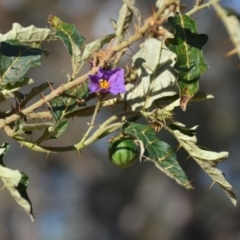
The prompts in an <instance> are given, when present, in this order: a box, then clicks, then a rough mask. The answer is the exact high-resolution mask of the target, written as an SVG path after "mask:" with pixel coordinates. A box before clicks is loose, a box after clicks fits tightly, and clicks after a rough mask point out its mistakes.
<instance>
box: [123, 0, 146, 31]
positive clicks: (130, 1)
mask: <svg viewBox="0 0 240 240" xmlns="http://www.w3.org/2000/svg"><path fill="white" fill-rule="evenodd" d="M123 2H124V3H126V4H127V6H128V8H129V9H130V10H131V11H132V12H133V14H134V15H135V17H136V18H137V20H138V26H139V27H140V26H141V25H142V24H143V16H142V13H141V12H140V11H139V9H138V8H136V7H135V6H134V5H135V0H123Z"/></svg>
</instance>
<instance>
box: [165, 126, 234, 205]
mask: <svg viewBox="0 0 240 240" xmlns="http://www.w3.org/2000/svg"><path fill="white" fill-rule="evenodd" d="M168 130H169V132H170V133H172V134H173V135H174V136H175V137H176V139H177V140H178V142H179V143H180V145H181V146H182V147H183V148H184V149H185V150H186V151H187V152H188V153H189V155H190V156H191V157H192V158H193V159H194V160H195V161H196V162H197V163H198V164H199V166H200V167H201V168H202V169H203V170H204V171H205V172H206V173H207V174H208V175H209V177H210V178H212V180H213V181H214V182H216V183H217V184H218V185H219V186H220V187H221V188H222V189H223V191H224V192H225V193H226V194H227V196H228V197H229V199H230V200H231V202H232V203H233V204H234V206H236V204H237V199H236V195H235V193H234V192H233V191H232V186H231V185H230V184H229V182H228V181H227V180H226V179H225V177H224V174H223V173H222V171H220V170H219V169H217V164H218V163H220V162H222V161H224V160H225V159H226V158H227V157H228V152H219V153H217V152H212V151H209V150H205V149H203V148H200V147H199V146H197V144H196V143H197V138H196V136H195V130H196V127H194V128H191V129H187V128H185V127H180V126H179V125H178V126H177V125H175V124H172V125H170V126H169V128H168Z"/></svg>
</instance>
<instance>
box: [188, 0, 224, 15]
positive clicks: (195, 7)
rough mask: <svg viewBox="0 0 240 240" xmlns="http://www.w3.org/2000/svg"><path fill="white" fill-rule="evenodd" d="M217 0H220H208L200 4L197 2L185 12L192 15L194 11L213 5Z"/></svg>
mask: <svg viewBox="0 0 240 240" xmlns="http://www.w3.org/2000/svg"><path fill="white" fill-rule="evenodd" d="M219 1H220V0H210V1H209V2H207V3H204V4H201V5H197V4H196V5H194V7H193V9H191V10H190V11H188V12H187V13H186V15H188V16H191V15H193V14H194V13H196V12H198V11H200V10H202V9H204V8H206V7H210V6H211V5H213V4H214V3H217V2H219Z"/></svg>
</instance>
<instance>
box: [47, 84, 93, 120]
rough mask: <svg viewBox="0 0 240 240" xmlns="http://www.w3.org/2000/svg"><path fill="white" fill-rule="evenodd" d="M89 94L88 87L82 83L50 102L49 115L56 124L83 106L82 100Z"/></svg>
mask: <svg viewBox="0 0 240 240" xmlns="http://www.w3.org/2000/svg"><path fill="white" fill-rule="evenodd" d="M88 93H89V89H88V85H87V84H86V83H82V84H81V85H79V86H76V87H74V88H72V89H70V90H68V91H66V92H64V93H63V94H62V95H61V96H59V97H56V98H54V99H53V100H51V101H50V105H51V109H50V110H51V111H50V112H51V114H52V116H53V118H54V119H55V121H56V122H58V121H59V120H60V119H62V118H64V116H65V114H68V113H70V112H72V111H74V110H76V109H77V108H78V107H79V106H85V102H84V99H85V98H86V97H87V95H88Z"/></svg>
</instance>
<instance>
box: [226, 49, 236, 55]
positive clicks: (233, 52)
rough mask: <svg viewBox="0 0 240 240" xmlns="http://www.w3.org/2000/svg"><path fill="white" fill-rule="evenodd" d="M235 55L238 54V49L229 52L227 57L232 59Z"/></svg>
mask: <svg viewBox="0 0 240 240" xmlns="http://www.w3.org/2000/svg"><path fill="white" fill-rule="evenodd" d="M235 53H237V49H236V48H235V49H233V50H231V51H229V52H227V53H226V55H225V56H226V57H230V56H232V55H234V54H235Z"/></svg>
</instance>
